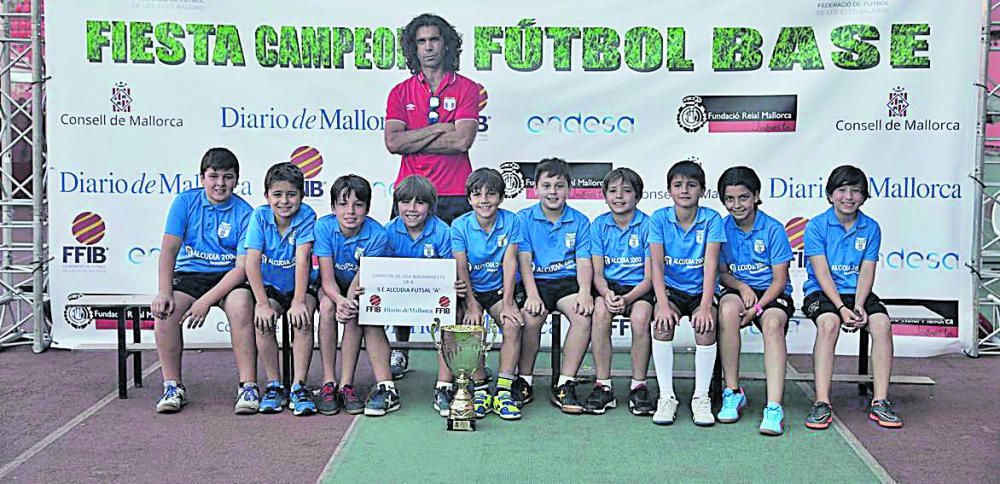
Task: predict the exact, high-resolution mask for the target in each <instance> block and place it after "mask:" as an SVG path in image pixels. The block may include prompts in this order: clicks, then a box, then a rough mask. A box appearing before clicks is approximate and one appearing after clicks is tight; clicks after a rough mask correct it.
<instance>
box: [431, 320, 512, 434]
mask: <svg viewBox="0 0 1000 484" xmlns="http://www.w3.org/2000/svg"><path fill="white" fill-rule="evenodd" d="M438 331H440V339H438V337H434V336H433V335H434V334H435V333H436V332H438ZM492 334H493V338H494V339H495V338H496V331H495V330H494V331H493V332H492ZM431 335H432V337H434V338H435V340H434V344H435V346H437V349H438V351H439V352H440V353H441V357H442V358H443V359H444V362H445V364H446V365H448V368H450V369H451V372H452V374H453V375H455V387H456V389H455V397H454V398H453V399H452V401H451V406H450V407H449V410H448V430H459V431H463V430H464V431H474V430H476V413H475V411H474V410H473V405H472V394H471V393H469V388H468V387H469V379H470V378H471V377H472V373H473V372H474V371H476V367H478V366H479V362H480V361H482V359H483V356H485V355H486V353H487V352H488V351H489V349H490V347H491V346H492V341H491V342H489V343H487V342H486V327H484V326H481V325H466V324H455V325H451V326H441V325H440V324H439V322H437V321H435V323H434V325H433V327H432V330H431Z"/></svg>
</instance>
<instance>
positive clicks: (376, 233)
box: [315, 175, 400, 417]
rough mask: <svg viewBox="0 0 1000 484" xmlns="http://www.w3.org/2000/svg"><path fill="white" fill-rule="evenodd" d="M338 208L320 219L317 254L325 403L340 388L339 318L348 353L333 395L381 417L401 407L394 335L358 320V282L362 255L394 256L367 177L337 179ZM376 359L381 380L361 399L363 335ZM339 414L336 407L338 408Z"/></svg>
mask: <svg viewBox="0 0 1000 484" xmlns="http://www.w3.org/2000/svg"><path fill="white" fill-rule="evenodd" d="M330 199H331V202H332V203H333V213H332V214H330V215H326V216H324V217H323V218H321V219H319V222H317V224H316V247H315V255H316V257H318V258H319V267H320V281H321V283H322V287H323V297H322V299H321V302H320V328H319V329H320V331H319V335H320V336H319V337H320V354H321V355H322V357H323V375H324V376H323V380H324V384H323V388H322V389H321V390H320V403H321V404H322V403H323V400H324V398H327V397H330V393H331V391H334V390H337V388H336V387H337V384H336V382H335V381H334V380H333V372H334V367H335V366H336V361H337V322H338V321H339V322H342V323H343V324H344V337H343V340H342V341H341V348H342V351H343V358H342V361H341V371H340V385H341V387H340V389H339V391H338V392H337V394H336V395H334V398H339V402H338V406H342V407H343V409H344V411H345V412H347V413H349V414H352V415H356V414H359V413H364V414H365V415H368V416H374V417H378V416H382V415H385V414H386V413H389V412H394V411H396V410H399V406H400V402H399V392H398V391H397V390H396V385H395V384H394V383H393V381H392V372H391V371H390V369H389V339H388V338H387V337H386V334H385V328H384V327H382V326H372V325H366V326H364V327H361V326H360V325H358V307H359V306H358V298H359V297H360V296H361V295H362V294H364V289H363V288H362V287H360V285H359V277H358V270H359V269H360V268H361V258H362V257H382V256H388V255H390V252H389V240H388V237H387V236H386V232H385V229H384V228H382V225H380V224H379V223H378V222H377V221H375V219H373V218H371V217H368V210H369V208H370V207H371V200H372V189H371V185H370V184H369V183H368V180H365V179H364V178H362V177H360V176H357V175H344V176H342V177H340V178H337V180H336V181H334V182H333V188H332V189H331V190H330ZM362 338H364V341H365V350H366V351H367V353H368V358H369V360H370V361H371V366H372V372H373V373H374V374H375V381H376V385H375V387H374V388H373V389H372V391H371V393H370V394H369V395H368V399H367V401H366V402H362V401H361V399H360V398H359V397H358V396H357V394H356V393H355V390H354V373H355V371H356V370H357V366H358V357H359V355H360V353H361V340H362ZM334 413H335V412H334Z"/></svg>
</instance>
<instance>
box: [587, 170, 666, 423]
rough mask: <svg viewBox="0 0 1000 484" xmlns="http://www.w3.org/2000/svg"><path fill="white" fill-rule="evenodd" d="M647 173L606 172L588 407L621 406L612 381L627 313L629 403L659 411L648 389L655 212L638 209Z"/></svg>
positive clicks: (596, 236) (598, 225) (638, 411)
mask: <svg viewBox="0 0 1000 484" xmlns="http://www.w3.org/2000/svg"><path fill="white" fill-rule="evenodd" d="M642 188H643V183H642V178H641V177H639V174H638V173H636V172H635V171H633V170H631V169H629V168H616V169H614V170H612V171H611V172H610V173H608V174H607V176H605V177H604V183H603V184H602V185H601V191H602V192H603V193H604V201H605V202H607V204H608V208H609V209H610V211H609V212H606V213H604V214H602V215H600V216H598V217H597V218H596V219H594V223H593V224H591V226H590V228H591V234H592V235H591V244H590V247H591V258H592V259H593V263H594V290H595V292H597V294H598V295H599V296H600V297H598V298H597V299H596V300H595V302H594V325H593V328H592V331H591V336H590V339H591V342H592V343H591V344H592V351H593V354H594V366H595V367H597V383H596V384H595V385H594V390H593V391H592V392H591V393H590V396H588V397H587V400H586V402H585V404H584V411H585V412H587V413H594V414H603V413H604V412H605V411H606V410H607V409H608V408H615V407H616V406H617V405H618V402H617V401H616V400H615V393H614V388H613V387H612V385H611V320H612V318H614V317H615V316H619V315H621V316H627V317H628V318H629V324H630V326H631V327H632V384H631V386H630V387H629V394H628V407H629V411H630V412H632V414H633V415H639V416H645V415H652V414H653V410H654V407H653V402H652V400H651V399H650V397H649V390H648V389H647V388H646V372H647V371H648V370H649V344H650V343H649V326H650V325H649V322H650V318H651V317H652V314H653V293H652V290H651V289H652V287H653V286H652V283H651V282H650V273H651V270H650V266H649V265H650V261H649V259H648V258H647V257H646V256H647V255H648V253H649V244H648V239H649V216H647V215H646V214H645V213H644V212H643V211H642V210H639V209H637V208H636V205H637V204H638V203H639V200H641V199H642Z"/></svg>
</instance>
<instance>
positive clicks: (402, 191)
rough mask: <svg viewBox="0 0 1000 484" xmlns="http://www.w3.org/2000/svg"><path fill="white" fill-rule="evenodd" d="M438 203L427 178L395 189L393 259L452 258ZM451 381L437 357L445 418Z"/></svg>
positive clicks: (438, 400)
mask: <svg viewBox="0 0 1000 484" xmlns="http://www.w3.org/2000/svg"><path fill="white" fill-rule="evenodd" d="M437 201H438V196H437V190H436V189H435V188H434V184H432V183H431V181H430V180H428V179H427V178H426V177H423V176H420V175H410V176H408V177H406V178H404V179H403V180H402V181H400V182H399V184H397V185H396V189H395V190H393V192H392V204H393V206H394V207H395V210H394V212H395V213H397V214H399V215H398V216H397V217H395V218H393V219H392V220H391V221H389V223H388V224H386V226H385V231H386V235H387V236H388V237H389V253H390V255H392V256H393V257H407V258H414V259H451V258H452V254H451V228H450V227H448V224H446V223H444V221H443V220H441V219H440V218H438V217H437V215H436V212H437ZM464 289H465V287H464V286H463V290H464ZM456 307H457V306H456ZM398 328H399V327H397V329H398ZM407 329H409V328H407ZM397 334H398V332H397ZM391 362H392V358H391V357H390V363H391ZM390 367H392V365H390ZM392 369H393V372H392V376H393V378H400V377H402V376H403V374H405V372H406V371H407V370H406V369H405V365H403V368H401V369H400V372H399V376H398V377H397V372H396V371H395V368H392ZM451 380H452V374H451V370H449V369H448V365H446V364H445V362H444V359H443V358H442V357H441V354H440V353H438V377H437V383H436V384H435V385H434V409H435V410H437V411H438V414H440V415H441V416H443V417H447V416H448V410H449V407H450V405H451V399H452V397H453V396H454V390H453V389H452V384H451Z"/></svg>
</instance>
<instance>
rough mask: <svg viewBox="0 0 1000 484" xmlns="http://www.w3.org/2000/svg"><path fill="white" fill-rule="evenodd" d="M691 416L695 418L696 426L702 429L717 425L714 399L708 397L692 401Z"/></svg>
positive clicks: (695, 398) (696, 398) (694, 398)
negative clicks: (713, 409)
mask: <svg viewBox="0 0 1000 484" xmlns="http://www.w3.org/2000/svg"><path fill="white" fill-rule="evenodd" d="M691 414H692V416H693V417H694V424H695V425H698V426H701V427H711V426H713V425H715V416H714V415H712V399H711V398H709V397H708V395H705V396H704V397H693V398H692V399H691Z"/></svg>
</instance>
